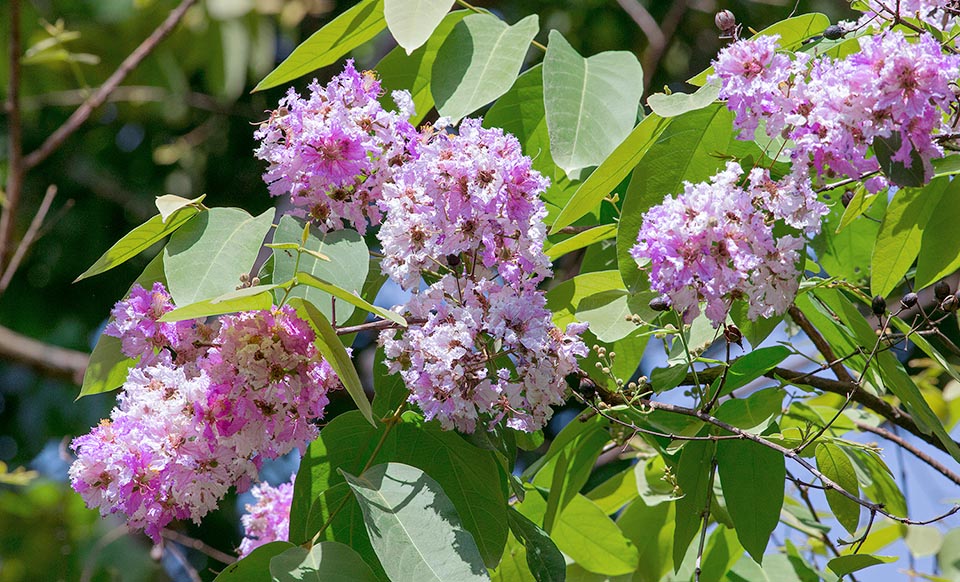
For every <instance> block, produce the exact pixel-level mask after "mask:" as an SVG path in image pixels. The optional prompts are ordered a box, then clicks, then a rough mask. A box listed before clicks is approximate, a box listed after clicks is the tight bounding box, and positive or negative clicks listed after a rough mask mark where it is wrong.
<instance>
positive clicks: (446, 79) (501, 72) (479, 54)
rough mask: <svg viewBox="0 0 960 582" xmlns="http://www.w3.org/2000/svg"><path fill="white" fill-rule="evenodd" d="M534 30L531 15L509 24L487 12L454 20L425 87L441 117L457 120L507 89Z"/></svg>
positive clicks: (536, 21) (534, 18) (536, 25)
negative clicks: (427, 87)
mask: <svg viewBox="0 0 960 582" xmlns="http://www.w3.org/2000/svg"><path fill="white" fill-rule="evenodd" d="M539 30H540V25H539V19H538V18H537V16H536V15H535V14H532V15H530V16H528V17H526V18H524V19H523V20H521V21H520V22H518V23H516V24H514V25H513V26H509V25H507V23H506V22H503V21H502V20H500V19H499V18H497V17H495V16H492V15H490V14H471V15H470V16H467V17H466V18H464V19H463V20H461V21H460V22H459V23H457V25H456V26H454V27H453V32H451V33H450V35H449V36H448V37H447V38H446V40H445V41H444V42H443V46H441V47H440V51H439V52H438V53H437V58H436V60H435V61H434V63H433V80H432V81H431V86H430V90H431V92H432V93H433V99H434V101H435V102H436V104H437V111H439V112H440V115H444V116H447V117H450V118H451V119H453V120H459V119H460V118H462V117H464V116H466V115H469V114H470V113H473V112H474V111H476V110H477V109H479V108H480V107H483V106H484V105H486V104H487V103H490V102H491V101H493V100H495V99H496V98H497V97H500V96H501V95H503V94H504V93H506V92H507V90H508V89H510V86H511V85H513V82H514V81H515V80H516V78H517V75H518V74H519V73H520V67H521V66H522V65H523V57H524V56H525V55H526V54H527V49H528V48H529V46H530V41H532V40H533V37H534V36H536V35H537V32H538V31H539Z"/></svg>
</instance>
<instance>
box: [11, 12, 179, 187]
mask: <svg viewBox="0 0 960 582" xmlns="http://www.w3.org/2000/svg"><path fill="white" fill-rule="evenodd" d="M196 2H197V0H182V1H181V2H180V4H179V5H178V6H177V7H176V8H174V9H173V11H172V12H170V14H169V15H167V18H166V19H165V20H164V21H163V22H162V23H161V24H160V26H158V27H157V28H156V30H154V31H153V32H152V33H151V34H150V36H148V37H147V38H146V39H145V40H144V41H143V42H142V43H140V46H138V47H137V48H135V49H134V50H133V52H132V53H130V55H129V56H127V58H126V59H124V60H123V62H122V63H120V66H119V67H117V70H116V71H114V72H113V74H112V75H110V77H109V78H107V80H106V81H105V82H104V83H103V85H101V86H100V87H99V88H98V89H97V90H96V91H94V92H93V93H92V94H91V95H90V97H89V98H88V99H87V100H86V101H84V102H83V104H82V105H80V107H77V109H76V111H74V112H73V114H72V115H70V117H69V118H68V119H67V120H66V121H65V122H64V123H63V125H61V126H60V127H58V128H57V129H56V130H55V131H54V132H53V133H51V134H50V136H49V137H48V138H47V139H46V140H45V141H44V142H43V144H41V145H40V147H39V148H37V149H36V150H35V151H33V152H32V153H30V155H28V156H27V157H25V158H24V160H23V165H24V169H26V170H29V169H31V168H34V167H36V166H37V164H39V163H40V162H42V161H43V160H45V159H47V157H49V156H50V154H52V153H53V152H54V151H55V150H56V149H57V148H58V147H60V146H61V145H62V144H63V142H64V141H66V139H67V138H68V137H70V135H72V134H73V132H75V131H76V130H77V129H78V128H79V127H80V126H81V125H83V123H84V122H85V121H86V120H87V119H88V118H89V117H90V115H91V114H92V113H93V112H94V111H95V110H96V109H97V108H98V107H100V106H101V105H103V103H104V101H106V99H107V97H109V96H110V94H111V93H112V92H113V91H114V90H115V89H116V88H117V87H119V86H120V83H122V82H123V80H124V79H125V78H126V77H127V75H129V74H130V72H131V71H133V69H135V68H136V67H137V66H138V65H139V64H140V63H141V62H142V61H143V59H145V58H146V57H147V55H149V54H150V53H151V52H153V50H154V49H155V48H156V47H157V45H158V44H160V41H162V40H163V39H164V38H166V37H167V35H169V34H170V33H171V32H172V31H173V29H174V28H175V27H176V26H177V24H178V23H179V22H180V20H181V19H182V18H183V15H184V14H186V12H187V10H188V9H189V8H190V7H191V6H193V5H194V4H196Z"/></svg>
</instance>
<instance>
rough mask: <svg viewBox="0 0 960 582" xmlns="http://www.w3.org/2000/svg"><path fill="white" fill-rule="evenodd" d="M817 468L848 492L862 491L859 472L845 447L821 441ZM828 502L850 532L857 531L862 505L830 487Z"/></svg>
mask: <svg viewBox="0 0 960 582" xmlns="http://www.w3.org/2000/svg"><path fill="white" fill-rule="evenodd" d="M816 456H817V468H819V469H820V472H821V473H823V474H824V475H825V476H826V477H827V478H828V479H830V480H831V481H833V482H834V483H836V484H837V485H839V486H840V487H842V488H843V489H844V490H845V491H846V492H847V493H850V494H853V495H857V494H858V493H859V491H860V487H859V484H858V482H857V474H856V472H855V471H854V469H853V463H851V462H850V459H849V458H848V457H847V455H846V454H845V453H844V452H843V449H841V448H840V447H838V446H837V445H834V444H831V443H819V444H817V450H816ZM825 493H826V496H827V504H829V505H830V509H832V510H833V515H834V516H835V517H836V518H837V521H839V522H840V525H842V526H843V527H844V529H846V530H847V531H848V532H850V533H851V534H853V533H854V532H856V531H857V526H858V525H859V523H860V505H858V504H857V503H856V502H855V501H853V500H852V499H849V498H847V497H846V496H844V495H843V494H841V493H840V492H838V491H834V490H833V489H828V490H827V491H826V492H825Z"/></svg>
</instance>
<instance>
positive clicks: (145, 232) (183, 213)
mask: <svg viewBox="0 0 960 582" xmlns="http://www.w3.org/2000/svg"><path fill="white" fill-rule="evenodd" d="M201 199H202V198H198V199H197V200H196V202H199V201H200V200H201ZM199 212H200V209H199V208H198V207H197V206H196V205H193V204H191V205H189V206H185V207H181V208H179V209H177V210H174V211H173V212H172V213H171V214H169V215H167V216H166V217H165V216H164V215H162V214H158V215H156V216H154V217H153V218H151V219H150V220H148V221H146V222H144V223H143V224H141V225H140V226H138V227H137V228H135V229H133V230H131V231H130V232H129V233H127V234H125V235H124V236H123V238H121V239H120V240H118V241H117V242H116V243H114V245H113V246H112V247H110V248H109V249H108V250H107V252H105V253H103V256H101V257H100V258H99V259H97V262H95V263H94V264H93V265H91V266H90V268H89V269H87V270H86V271H84V272H83V273H82V274H81V275H80V276H79V277H77V278H76V279H74V281H73V282H74V283H76V282H77V281H80V280H82V279H86V278H87V277H93V276H94V275H99V274H100V273H103V272H105V271H109V270H110V269H112V268H114V267H116V266H117V265H120V264H122V263H124V262H126V261H128V260H130V259H132V258H133V257H135V256H137V255H139V254H140V253H142V252H143V251H145V250H147V249H148V248H150V247H151V246H153V245H154V244H156V243H157V242H159V241H161V240H163V238H164V237H166V236H167V235H169V234H172V233H174V232H176V230H177V229H179V228H180V227H181V226H183V225H184V224H186V222H187V221H188V220H190V219H191V218H193V217H194V216H195V215H196V214H197V213H199Z"/></svg>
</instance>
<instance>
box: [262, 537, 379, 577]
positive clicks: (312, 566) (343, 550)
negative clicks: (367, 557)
mask: <svg viewBox="0 0 960 582" xmlns="http://www.w3.org/2000/svg"><path fill="white" fill-rule="evenodd" d="M270 574H272V575H273V580H274V581H275V582H294V581H301V582H309V581H315V582H321V581H322V582H354V581H356V582H378V580H377V577H376V576H374V574H373V570H371V569H370V566H368V565H367V564H366V563H365V562H364V561H363V558H361V557H360V554H358V553H357V552H355V551H353V550H352V549H350V546H347V545H345V544H341V543H338V542H320V543H319V544H316V545H315V546H313V547H312V548H310V549H309V550H307V549H306V548H301V547H298V546H297V547H292V548H290V549H289V550H287V551H285V552H283V553H282V554H280V555H279V556H276V557H275V558H273V559H272V560H270Z"/></svg>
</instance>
